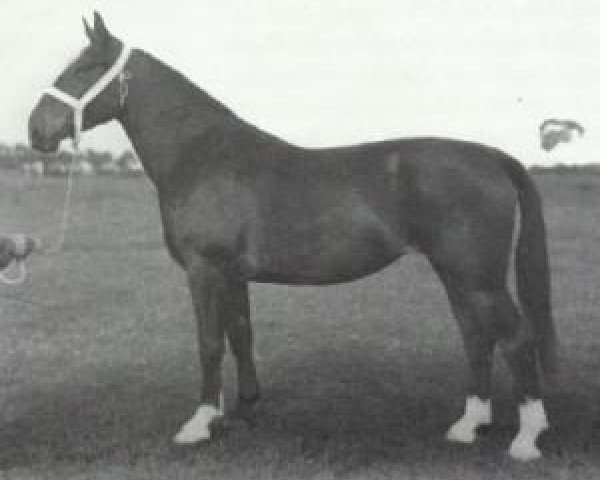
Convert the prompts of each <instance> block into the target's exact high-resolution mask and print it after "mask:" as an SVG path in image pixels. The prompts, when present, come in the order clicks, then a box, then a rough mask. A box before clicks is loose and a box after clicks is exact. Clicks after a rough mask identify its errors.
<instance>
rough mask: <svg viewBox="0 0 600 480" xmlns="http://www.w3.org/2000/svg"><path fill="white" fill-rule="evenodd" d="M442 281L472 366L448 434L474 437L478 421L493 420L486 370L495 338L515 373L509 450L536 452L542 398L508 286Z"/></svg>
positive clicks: (530, 341) (529, 338) (525, 455)
mask: <svg viewBox="0 0 600 480" xmlns="http://www.w3.org/2000/svg"><path fill="white" fill-rule="evenodd" d="M446 285H447V290H448V292H449V297H450V300H451V303H452V305H453V309H454V311H455V312H456V316H457V318H458V320H459V323H460V326H461V331H462V334H463V338H464V341H465V348H466V351H467V357H468V359H469V364H470V367H471V385H470V392H469V394H470V395H469V397H468V398H467V404H466V408H465V414H464V415H463V416H462V417H461V418H460V419H459V420H458V421H457V422H456V423H455V424H454V425H453V426H452V427H451V428H450V430H449V432H448V438H449V439H451V440H459V441H463V442H470V441H473V440H474V438H475V429H476V428H477V426H479V425H482V424H486V423H489V422H490V421H491V411H490V409H491V406H490V399H489V393H490V374H491V366H492V356H493V347H494V344H495V343H496V342H498V343H499V345H500V346H501V348H502V350H503V353H504V356H505V357H506V359H507V362H508V365H509V368H510V370H511V373H512V374H513V377H514V381H515V393H516V396H517V400H518V401H519V403H520V406H519V416H520V426H519V433H518V434H517V436H516V437H515V439H514V440H513V442H512V444H511V446H510V450H509V453H510V455H511V456H512V457H514V458H517V459H519V460H531V459H534V458H538V457H539V456H540V451H539V450H538V448H537V447H536V445H535V442H536V440H537V437H538V436H539V434H540V433H541V432H542V431H543V430H545V429H546V428H547V427H548V425H547V421H546V414H545V412H544V406H543V403H542V401H541V400H540V385H539V374H538V369H537V362H536V351H535V342H534V337H533V333H532V331H531V327H530V325H529V323H528V322H527V321H526V320H525V319H524V318H523V317H522V316H521V314H520V313H519V311H518V309H517V307H516V306H515V304H514V302H513V300H512V298H511V295H510V293H509V292H508V289H507V288H506V287H502V288H489V287H487V288H485V289H481V288H479V289H477V288H472V287H471V288H468V289H467V288H465V287H457V286H456V285H451V284H449V283H448V282H446ZM450 292H452V293H450Z"/></svg>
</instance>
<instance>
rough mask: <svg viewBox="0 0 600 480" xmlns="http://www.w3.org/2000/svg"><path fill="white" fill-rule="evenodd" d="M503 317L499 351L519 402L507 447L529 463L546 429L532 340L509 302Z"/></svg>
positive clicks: (538, 452) (537, 451)
mask: <svg viewBox="0 0 600 480" xmlns="http://www.w3.org/2000/svg"><path fill="white" fill-rule="evenodd" d="M503 314H504V316H505V318H507V319H510V320H512V321H509V322H507V324H506V327H507V329H506V331H505V332H504V335H503V338H502V340H501V341H500V347H501V349H502V351H503V354H504V357H505V358H506V361H507V364H508V367H509V369H510V370H511V372H512V375H513V378H514V381H515V395H516V397H517V401H518V402H519V432H518V433H517V436H516V437H515V438H514V439H513V441H512V443H511V445H510V450H509V453H510V455H511V456H512V457H513V458H516V459H519V460H533V459H536V458H539V457H540V456H541V452H540V451H539V449H538V448H537V446H536V441H537V438H538V436H539V435H540V433H542V432H543V431H544V430H546V429H547V428H548V421H547V419H546V412H545V409H544V404H543V402H542V400H541V398H540V381H539V370H538V365H537V352H536V346H535V338H534V335H533V332H532V329H531V325H530V324H529V322H526V321H525V319H524V318H523V317H522V316H521V314H520V313H519V312H518V310H517V308H516V307H515V305H514V304H513V303H512V302H511V303H510V304H509V303H506V304H505V308H504V310H503Z"/></svg>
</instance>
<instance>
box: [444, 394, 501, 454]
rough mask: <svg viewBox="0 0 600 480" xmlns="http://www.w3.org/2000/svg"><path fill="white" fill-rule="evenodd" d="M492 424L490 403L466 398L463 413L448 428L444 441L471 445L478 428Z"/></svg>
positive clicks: (473, 397)
mask: <svg viewBox="0 0 600 480" xmlns="http://www.w3.org/2000/svg"><path fill="white" fill-rule="evenodd" d="M491 422H492V402H491V400H490V399H487V400H481V399H480V398H479V397H477V396H472V397H467V402H466V404H465V413H464V414H463V416H462V417H460V418H459V419H458V421H457V422H456V423H455V424H454V425H452V426H451V427H450V430H448V433H446V439H447V440H450V441H452V442H461V443H473V442H474V441H475V436H476V432H475V430H476V429H477V427H478V426H480V425H489V424H490V423H491Z"/></svg>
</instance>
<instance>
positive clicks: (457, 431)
mask: <svg viewBox="0 0 600 480" xmlns="http://www.w3.org/2000/svg"><path fill="white" fill-rule="evenodd" d="M475 438H476V436H475V429H474V428H473V427H471V426H468V425H465V424H464V423H462V422H460V421H458V422H456V423H455V424H454V425H452V427H450V430H448V432H447V433H446V440H448V441H449V442H458V443H473V442H474V441H475Z"/></svg>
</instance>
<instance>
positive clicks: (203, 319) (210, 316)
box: [174, 258, 229, 443]
mask: <svg viewBox="0 0 600 480" xmlns="http://www.w3.org/2000/svg"><path fill="white" fill-rule="evenodd" d="M190 263H191V265H188V268H187V271H188V281H189V286H190V291H191V294H192V301H193V303H194V310H195V314H196V320H197V328H198V332H197V333H198V347H199V351H200V361H201V364H202V374H203V376H202V393H201V396H200V406H199V407H198V409H197V410H196V413H195V414H194V415H193V416H192V418H191V419H190V420H188V421H187V422H186V423H185V424H184V425H183V427H182V428H181V430H180V431H179V433H178V434H177V435H176V436H175V438H174V440H175V442H176V443H194V442H197V441H200V440H207V439H209V438H210V430H209V426H210V424H211V422H212V421H213V420H214V419H216V418H218V417H221V416H222V415H223V401H222V395H221V363H222V360H223V354H224V347H225V338H224V330H225V323H226V322H225V313H226V312H227V301H228V293H229V291H228V284H227V281H226V278H225V276H224V275H223V273H222V272H221V271H220V269H218V268H216V267H214V266H213V265H211V264H210V262H207V261H204V260H202V259H199V258H195V259H194V260H193V262H190Z"/></svg>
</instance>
